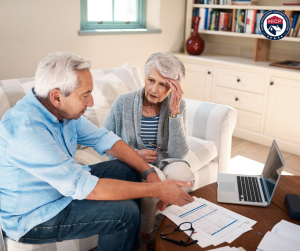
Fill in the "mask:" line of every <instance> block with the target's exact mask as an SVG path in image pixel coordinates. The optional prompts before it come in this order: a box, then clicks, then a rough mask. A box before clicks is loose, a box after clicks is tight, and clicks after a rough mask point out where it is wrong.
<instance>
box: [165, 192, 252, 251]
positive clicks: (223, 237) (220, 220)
mask: <svg viewBox="0 0 300 251" xmlns="http://www.w3.org/2000/svg"><path fill="white" fill-rule="evenodd" d="M194 199H195V200H194V202H192V203H190V204H187V205H185V206H183V207H179V206H175V205H172V206H170V207H167V208H166V210H164V211H163V212H162V214H164V215H165V216H167V217H168V218H169V219H170V220H172V221H173V222H174V223H175V224H176V225H179V224H180V223H182V222H191V223H192V225H193V228H194V229H195V232H194V234H193V235H192V238H193V240H198V245H199V246H200V247H202V248H205V247H207V246H210V245H214V246H217V245H219V244H221V243H223V242H228V243H231V242H233V241H234V240H235V239H236V238H238V237H239V236H241V235H242V234H243V233H245V232H247V231H249V230H251V229H252V226H253V225H254V224H255V223H256V221H254V220H251V219H249V218H246V217H244V216H242V215H239V214H237V213H235V212H232V211H230V210H228V209H226V208H223V207H220V206H218V205H216V204H214V203H211V202H209V201H207V200H205V199H202V198H196V197H194Z"/></svg>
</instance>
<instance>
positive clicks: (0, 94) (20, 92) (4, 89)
mask: <svg viewBox="0 0 300 251" xmlns="http://www.w3.org/2000/svg"><path fill="white" fill-rule="evenodd" d="M7 81H8V80H7ZM1 82H4V81H1ZM8 82H9V81H8ZM9 83H15V81H13V82H9ZM34 85H35V81H31V82H28V83H25V84H15V85H4V86H0V120H1V119H2V117H3V115H4V114H5V113H6V112H7V110H8V109H10V108H12V107H14V106H15V104H16V103H17V102H18V101H19V100H20V99H21V98H23V97H24V96H25V95H26V94H27V93H28V92H29V91H30V90H31V88H32V87H34Z"/></svg>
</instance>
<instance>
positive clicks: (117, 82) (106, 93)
mask: <svg viewBox="0 0 300 251" xmlns="http://www.w3.org/2000/svg"><path fill="white" fill-rule="evenodd" d="M103 74H105V75H103ZM92 75H93V82H94V89H93V92H92V95H93V97H94V103H95V105H97V106H100V107H104V108H109V107H111V106H112V104H113V102H114V101H115V100H116V98H117V97H118V96H119V95H121V94H123V93H126V92H129V91H133V90H136V89H138V88H139V85H138V84H137V82H136V80H135V77H134V75H133V72H132V68H131V66H130V63H126V64H125V65H123V66H122V67H119V68H115V70H113V71H111V72H109V73H107V72H105V70H101V71H97V72H95V71H94V72H92Z"/></svg>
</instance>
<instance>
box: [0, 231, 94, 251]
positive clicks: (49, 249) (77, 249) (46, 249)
mask: <svg viewBox="0 0 300 251" xmlns="http://www.w3.org/2000/svg"><path fill="white" fill-rule="evenodd" d="M4 242H5V247H6V251H20V250H21V251H33V250H35V251H59V250H63V251H87V250H91V249H92V248H95V247H97V245H98V235H94V236H91V237H88V238H84V239H76V240H67V241H61V242H55V243H49V244H24V243H21V242H16V241H13V240H11V239H9V238H7V237H5V238H4ZM0 250H1V247H0Z"/></svg>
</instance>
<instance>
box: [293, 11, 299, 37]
mask: <svg viewBox="0 0 300 251" xmlns="http://www.w3.org/2000/svg"><path fill="white" fill-rule="evenodd" d="M299 27H300V16H298V20H297V23H296V26H295V30H294V34H293V37H297V36H298V33H299Z"/></svg>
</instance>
